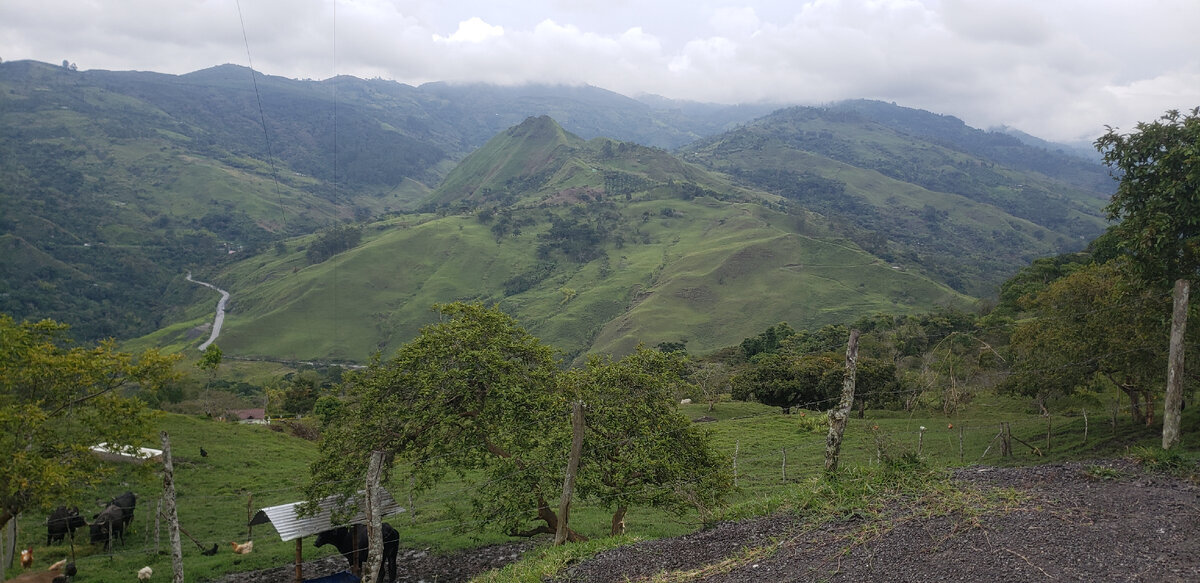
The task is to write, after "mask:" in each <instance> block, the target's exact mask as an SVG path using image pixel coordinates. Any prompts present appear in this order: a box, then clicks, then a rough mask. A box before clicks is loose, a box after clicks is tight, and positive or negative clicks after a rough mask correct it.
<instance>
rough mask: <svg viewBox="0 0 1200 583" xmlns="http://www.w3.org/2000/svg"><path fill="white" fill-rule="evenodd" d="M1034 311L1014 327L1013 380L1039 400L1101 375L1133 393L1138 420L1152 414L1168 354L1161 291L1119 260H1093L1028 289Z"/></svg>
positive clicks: (1025, 305)
mask: <svg viewBox="0 0 1200 583" xmlns="http://www.w3.org/2000/svg"><path fill="white" fill-rule="evenodd" d="M1021 309H1022V310H1024V311H1025V312H1026V313H1027V314H1029V315H1030V316H1031V317H1030V318H1028V319H1025V320H1022V321H1021V322H1020V323H1018V324H1017V326H1016V328H1015V329H1014V330H1013V333H1012V336H1011V338H1010V345H1009V348H1010V350H1011V352H1012V357H1013V365H1012V367H1013V369H1012V376H1011V377H1010V378H1009V379H1008V381H1007V386H1008V387H1009V388H1010V389H1012V390H1015V391H1017V392H1019V393H1022V394H1025V395H1029V396H1031V397H1034V398H1035V399H1036V400H1037V401H1038V402H1039V403H1041V402H1044V401H1045V400H1046V399H1047V398H1049V397H1051V396H1054V395H1070V394H1073V393H1075V392H1076V391H1078V390H1079V389H1081V388H1084V387H1089V386H1091V384H1092V382H1093V380H1094V379H1095V378H1097V377H1099V378H1101V379H1103V380H1105V381H1107V382H1110V383H1111V384H1112V385H1113V386H1115V387H1117V388H1118V389H1120V390H1121V391H1122V392H1124V393H1125V394H1126V395H1127V396H1128V397H1129V400H1130V405H1131V407H1130V411H1131V414H1132V416H1133V419H1134V420H1135V421H1138V422H1144V423H1150V422H1152V421H1153V413H1154V401H1155V395H1156V394H1157V393H1158V392H1157V391H1155V390H1153V389H1152V386H1153V384H1154V383H1155V381H1156V380H1158V379H1161V378H1162V374H1163V371H1164V369H1165V366H1164V365H1165V363H1166V360H1165V354H1164V353H1163V350H1162V346H1161V344H1162V343H1161V342H1160V341H1158V340H1157V338H1161V336H1162V334H1163V333H1164V332H1165V328H1164V323H1163V321H1162V318H1160V317H1157V316H1156V314H1160V313H1161V312H1162V310H1164V309H1165V302H1164V300H1163V297H1162V296H1161V295H1159V294H1152V293H1148V292H1146V291H1145V290H1139V289H1136V288H1135V287H1134V286H1133V284H1132V282H1130V281H1129V278H1128V277H1127V276H1126V275H1125V274H1124V273H1122V271H1121V270H1120V269H1119V267H1118V265H1117V264H1116V263H1115V262H1109V263H1106V264H1104V265H1094V264H1093V265H1089V266H1087V267H1083V268H1079V269H1077V270H1075V271H1074V272H1073V273H1071V274H1070V275H1068V276H1066V277H1063V278H1061V279H1059V280H1057V281H1054V282H1053V283H1051V284H1050V285H1049V286H1048V287H1047V288H1046V289H1045V290H1043V291H1041V292H1040V293H1037V294H1033V295H1030V296H1026V297H1025V298H1024V299H1023V300H1022V301H1021Z"/></svg>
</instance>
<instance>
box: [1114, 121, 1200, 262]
mask: <svg viewBox="0 0 1200 583" xmlns="http://www.w3.org/2000/svg"><path fill="white" fill-rule="evenodd" d="M1096 148H1097V149H1099V150H1100V152H1101V153H1102V154H1103V155H1104V161H1105V163H1107V164H1108V165H1109V166H1110V167H1111V168H1112V171H1113V176H1114V177H1115V178H1117V179H1118V180H1120V184H1119V185H1118V186H1117V192H1116V194H1114V195H1113V198H1112V202H1111V203H1109V205H1108V207H1107V210H1108V214H1109V218H1110V219H1116V220H1119V221H1120V222H1119V223H1118V224H1117V225H1116V226H1115V228H1114V230H1113V231H1114V234H1115V235H1116V236H1117V238H1118V240H1119V241H1120V242H1121V244H1122V245H1123V246H1124V248H1125V250H1126V252H1127V253H1128V254H1129V256H1130V257H1131V258H1132V260H1133V261H1132V266H1133V268H1134V270H1135V271H1134V272H1135V273H1136V274H1137V275H1138V276H1139V277H1140V278H1141V279H1143V280H1144V281H1146V282H1149V283H1156V284H1163V283H1166V284H1169V283H1170V282H1171V281H1172V280H1174V279H1176V278H1192V277H1195V276H1196V274H1197V270H1198V269H1200V108H1196V109H1193V110H1192V111H1191V113H1189V114H1186V115H1180V113H1179V111H1177V110H1171V111H1168V112H1167V113H1166V114H1164V115H1163V116H1162V117H1161V118H1159V119H1158V120H1157V121H1154V122H1149V123H1147V122H1142V123H1139V124H1137V128H1136V131H1134V132H1132V133H1129V134H1121V133H1119V132H1118V131H1117V130H1116V129H1114V128H1109V129H1108V132H1107V133H1106V134H1104V135H1103V136H1101V137H1100V139H1098V140H1096Z"/></svg>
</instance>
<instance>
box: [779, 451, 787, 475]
mask: <svg viewBox="0 0 1200 583" xmlns="http://www.w3.org/2000/svg"><path fill="white" fill-rule="evenodd" d="M779 457H780V459H781V460H782V462H781V465H780V471H781V472H783V482H784V483H787V450H786V449H784V448H782V447H781V448H779Z"/></svg>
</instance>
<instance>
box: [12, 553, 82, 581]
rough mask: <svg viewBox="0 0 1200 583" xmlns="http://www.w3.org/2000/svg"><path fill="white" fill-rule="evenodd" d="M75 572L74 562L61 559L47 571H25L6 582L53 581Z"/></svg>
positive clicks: (72, 574)
mask: <svg viewBox="0 0 1200 583" xmlns="http://www.w3.org/2000/svg"><path fill="white" fill-rule="evenodd" d="M76 573H77V571H76V570H75V563H68V562H67V561H66V559H63V560H61V561H59V562H57V563H54V564H53V565H51V566H50V569H49V570H48V571H26V572H25V573H22V574H20V575H17V576H16V577H14V578H12V579H9V580H8V583H55V582H61V581H65V580H67V578H68V577H74V576H75V575H76Z"/></svg>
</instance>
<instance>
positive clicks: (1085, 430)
mask: <svg viewBox="0 0 1200 583" xmlns="http://www.w3.org/2000/svg"><path fill="white" fill-rule="evenodd" d="M1087 432H1088V423H1087V409H1084V410H1083V442H1084V443H1087Z"/></svg>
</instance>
